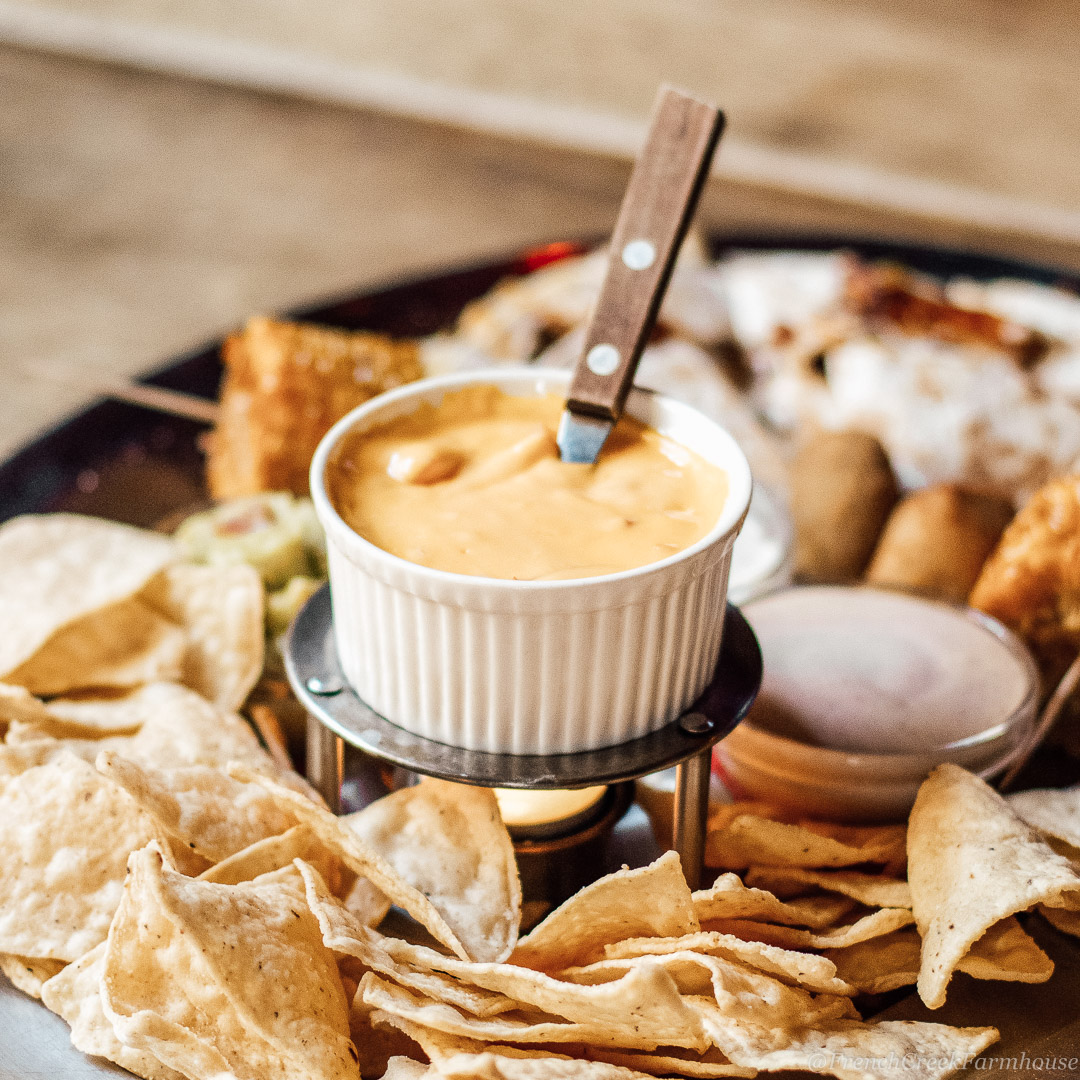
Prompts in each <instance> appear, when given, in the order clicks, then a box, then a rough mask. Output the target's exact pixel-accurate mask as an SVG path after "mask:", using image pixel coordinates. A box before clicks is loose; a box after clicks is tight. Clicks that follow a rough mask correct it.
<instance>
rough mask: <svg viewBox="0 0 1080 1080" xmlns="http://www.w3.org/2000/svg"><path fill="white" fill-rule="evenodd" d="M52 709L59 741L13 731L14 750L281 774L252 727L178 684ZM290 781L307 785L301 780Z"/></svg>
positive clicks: (27, 728)
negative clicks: (229, 765)
mask: <svg viewBox="0 0 1080 1080" xmlns="http://www.w3.org/2000/svg"><path fill="white" fill-rule="evenodd" d="M47 708H48V710H49V713H50V714H51V716H52V717H53V721H54V725H55V726H54V727H53V731H55V732H56V734H50V733H49V732H48V731H47V730H45V729H46V728H47V726H48V725H40V724H35V725H24V726H22V727H20V729H19V731H18V733H16V731H15V730H14V729H13V730H12V731H9V732H8V741H9V743H10V744H11V745H23V744H24V743H30V742H32V743H35V744H40V743H41V742H42V740H43V739H51V740H52V741H53V743H54V745H55V746H56V747H57V748H58V749H61V748H62V749H64V750H67V751H69V752H70V753H72V754H74V755H76V756H77V757H81V758H83V759H84V760H86V761H94V760H95V759H96V758H97V756H98V754H99V753H100V752H101V751H102V750H112V751H114V752H116V753H118V754H120V755H121V756H122V757H125V758H127V759H128V760H129V761H134V762H135V763H136V764H139V765H146V766H151V767H157V768H162V769H174V768H179V767H181V766H184V765H224V764H225V763H226V762H229V761H235V762H240V763H242V764H245V765H248V766H251V767H252V768H255V769H260V770H263V771H265V772H268V773H270V774H271V775H277V776H280V775H281V771H280V769H278V767H277V765H276V764H275V763H274V760H273V758H271V757H270V755H269V754H268V753H267V752H266V751H265V750H263V748H262V747H261V746H260V745H259V740H258V738H257V737H256V735H255V733H254V732H253V731H252V730H251V727H250V725H249V724H248V723H247V722H246V721H245V720H243V719H242V718H241V717H239V716H237V715H236V714H235V713H230V712H225V711H223V710H221V709H217V708H215V707H214V706H213V705H211V704H210V703H209V702H208V701H206V700H205V699H204V698H202V697H200V695H198V694H197V693H195V691H194V690H189V689H187V688H186V687H183V686H178V685H177V684H176V683H152V684H151V685H149V686H144V687H141V688H139V689H138V690H135V691H134V692H132V693H130V694H126V695H125V696H123V697H109V698H98V699H84V700H71V701H53V702H50V703H49V705H48V706H47ZM61 725H62V726H61ZM41 750H42V748H41V747H40V746H38V747H37V752H41ZM290 782H293V783H299V778H298V777H294V778H292V780H291V781H290Z"/></svg>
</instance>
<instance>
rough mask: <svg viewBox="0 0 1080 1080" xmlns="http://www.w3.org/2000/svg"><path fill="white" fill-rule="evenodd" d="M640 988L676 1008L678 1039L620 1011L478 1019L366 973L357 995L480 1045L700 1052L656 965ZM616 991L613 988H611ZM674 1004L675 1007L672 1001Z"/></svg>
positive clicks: (695, 1028)
mask: <svg viewBox="0 0 1080 1080" xmlns="http://www.w3.org/2000/svg"><path fill="white" fill-rule="evenodd" d="M639 982H640V983H641V984H642V986H640V987H639V986H634V987H632V988H631V989H632V990H633V996H634V997H637V996H638V994H639V993H640V992H641V991H642V989H643V988H644V985H645V984H646V983H648V984H651V987H650V988H651V989H652V990H653V991H654V992H655V994H656V996H657V998H658V999H660V1000H661V1001H663V1002H664V1003H665V1004H667V1003H670V1005H671V1008H676V1007H677V1008H678V1009H679V1010H680V1019H679V1021H678V1023H677V1025H676V1026H677V1027H678V1028H679V1029H681V1031H682V1032H683V1034H681V1035H679V1036H678V1037H677V1038H668V1037H667V1036H666V1035H663V1036H661V1035H660V1031H661V1030H662V1029H665V1028H666V1025H661V1024H652V1023H647V1022H646V1023H642V1022H639V1021H638V1018H637V1017H635V1016H634V1015H633V1014H631V1013H629V1012H627V1011H623V1012H622V1014H621V1016H620V1018H619V1020H618V1021H617V1022H615V1023H612V1022H600V1021H597V1020H595V1019H594V1020H587V1021H582V1022H574V1021H561V1020H558V1019H556V1018H555V1017H553V1016H551V1015H549V1014H546V1013H543V1012H539V1011H536V1010H529V1009H527V1008H525V1007H522V1008H521V1009H519V1010H517V1011H516V1012H505V1013H500V1014H499V1015H498V1016H491V1017H477V1016H470V1015H466V1014H464V1013H462V1012H461V1011H460V1010H458V1009H455V1008H454V1007H453V1006H451V1005H447V1004H445V1003H444V1002H441V1001H434V1000H432V999H431V998H427V997H424V996H422V995H420V994H416V993H414V992H413V991H411V990H408V989H406V988H405V987H403V986H399V985H397V984H395V983H393V982H391V981H390V980H388V979H384V978H383V977H381V976H379V975H376V974H375V973H374V972H371V971H369V972H368V973H367V974H366V975H365V976H364V979H363V981H362V982H361V983H360V990H359V991H358V993H359V994H360V996H361V998H362V999H363V1001H365V1002H366V1003H367V1004H368V1005H370V1006H371V1007H372V1008H375V1009H379V1010H381V1011H382V1012H386V1013H390V1014H392V1015H395V1016H401V1017H403V1018H405V1019H406V1020H412V1021H413V1022H415V1023H417V1024H419V1025H421V1026H423V1027H428V1028H434V1029H435V1030H437V1031H443V1032H446V1033H448V1034H451V1035H462V1036H464V1037H465V1038H469V1039H477V1040H479V1041H483V1042H510V1043H589V1044H590V1045H594V1046H616V1047H618V1046H622V1047H630V1048H640V1049H643V1050H654V1049H655V1048H656V1047H657V1046H660V1045H673V1046H682V1047H686V1048H689V1049H694V1050H704V1049H705V1048H706V1047H707V1045H708V1041H707V1040H706V1038H705V1035H704V1032H703V1030H702V1028H701V1025H700V1023H699V1022H697V1018H696V1017H694V1016H693V1015H692V1014H691V1012H690V1010H689V1009H687V1008H685V1007H684V1006H683V1003H682V1001H681V999H679V993H678V991H677V990H676V989H675V986H674V984H673V983H672V982H671V979H670V976H668V975H667V974H666V973H665V972H664V971H663V970H662V969H661V968H660V966H659V965H657V964H653V965H651V966H650V967H649V968H643V969H642V970H641V972H640V975H639ZM614 985H615V986H616V987H618V984H617V983H616V984H614ZM676 1002H678V1006H676V1005H675V1003H676Z"/></svg>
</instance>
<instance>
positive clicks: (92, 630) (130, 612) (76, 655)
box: [5, 597, 184, 697]
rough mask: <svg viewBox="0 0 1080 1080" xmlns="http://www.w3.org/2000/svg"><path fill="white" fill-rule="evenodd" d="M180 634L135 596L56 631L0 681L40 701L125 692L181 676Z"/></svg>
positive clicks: (181, 646)
mask: <svg viewBox="0 0 1080 1080" xmlns="http://www.w3.org/2000/svg"><path fill="white" fill-rule="evenodd" d="M183 655H184V632H183V631H182V630H181V629H180V628H179V627H178V626H176V625H174V624H173V623H171V622H169V620H168V619H165V618H163V617H162V616H161V615H159V614H158V613H157V612H156V611H154V609H153V608H151V607H150V606H149V605H148V604H146V603H145V602H144V601H142V600H141V599H139V598H138V597H135V598H133V599H130V600H123V601H121V602H120V603H119V604H113V605H112V606H111V607H107V608H103V609H102V610H101V611H96V612H94V613H93V614H92V615H87V616H85V617H84V618H82V619H79V620H78V621H77V622H73V623H70V624H69V625H67V626H65V627H63V628H62V629H61V630H58V631H57V632H56V633H55V634H53V636H52V637H50V638H49V640H48V641H47V642H46V643H45V644H44V645H43V646H42V647H41V648H40V649H38V650H37V652H35V653H34V655H33V656H32V657H31V658H30V659H29V660H27V661H26V662H25V663H23V664H20V665H19V666H18V667H17V668H16V669H15V670H14V671H11V672H9V673H8V674H7V675H6V676H5V678H6V679H7V681H8V682H10V683H15V684H17V685H19V686H22V687H25V688H26V689H27V690H29V691H30V692H31V693H34V694H37V695H38V696H39V697H53V696H56V695H58V694H70V693H74V692H76V691H80V690H99V689H127V688H130V687H133V686H142V685H144V684H145V683H150V682H160V681H168V680H171V679H176V678H178V677H179V675H180V671H181V660H182V658H183Z"/></svg>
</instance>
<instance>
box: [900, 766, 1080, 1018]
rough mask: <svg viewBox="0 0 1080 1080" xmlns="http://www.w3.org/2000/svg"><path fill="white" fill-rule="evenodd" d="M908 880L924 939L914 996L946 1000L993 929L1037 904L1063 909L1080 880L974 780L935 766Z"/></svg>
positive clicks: (915, 828) (913, 825)
mask: <svg viewBox="0 0 1080 1080" xmlns="http://www.w3.org/2000/svg"><path fill="white" fill-rule="evenodd" d="M908 880H909V882H910V884H911V895H912V900H913V901H914V914H915V919H916V922H917V924H918V927H919V932H920V933H921V934H922V938H923V948H922V966H921V970H920V973H919V983H918V986H919V996H920V997H921V998H922V999H923V1001H924V1002H925V1004H926V1005H927V1006H929V1007H930V1008H931V1009H936V1008H939V1007H940V1006H941V1005H942V1004H944V1002H945V993H946V987H947V986H948V983H949V980H950V978H951V977H952V973H953V971H955V970H956V967H957V965H958V964H959V962H960V960H961V959H962V958H963V957H964V956H965V954H966V953H967V952H968V950H969V949H970V948H971V946H972V945H973V944H974V942H976V941H977V940H978V939H979V938H981V937H982V936H983V934H985V933H986V931H987V930H989V929H990V927H992V926H993V925H994V924H995V923H997V922H1000V921H1001V920H1002V919H1004V918H1007V917H1008V916H1009V915H1014V914H1015V913H1016V912H1018V911H1026V910H1028V909H1029V908H1032V907H1034V906H1035V905H1036V904H1039V903H1045V904H1049V905H1050V906H1051V907H1062V906H1067V903H1068V900H1069V897H1070V895H1072V896H1075V895H1077V892H1078V890H1080V874H1078V873H1077V872H1076V870H1074V869H1073V868H1072V866H1071V865H1070V864H1069V862H1068V860H1067V859H1064V858H1062V857H1061V856H1060V855H1058V854H1056V853H1055V852H1054V851H1052V850H1051V849H1050V847H1049V846H1048V845H1047V844H1046V842H1045V841H1044V840H1043V839H1042V838H1041V837H1040V836H1039V834H1038V833H1037V832H1036V831H1035V830H1034V829H1032V828H1031V826H1030V825H1027V824H1025V823H1024V822H1023V821H1021V819H1020V818H1019V817H1018V816H1017V814H1016V813H1015V811H1014V810H1013V809H1012V808H1011V807H1010V806H1009V804H1008V803H1007V802H1006V801H1005V800H1004V799H1003V798H1002V797H1001V796H1000V795H999V794H998V793H997V792H996V791H994V790H993V788H991V787H990V786H989V785H988V784H986V783H984V782H983V781H982V780H980V779H979V778H978V777H977V776H974V775H973V774H972V773H969V772H967V771H966V770H964V769H961V768H959V767H958V766H956V765H939V766H938V767H937V768H936V769H934V771H933V772H931V774H930V776H929V777H928V779H927V780H925V781H924V782H923V784H922V786H921V787H920V788H919V794H918V796H917V797H916V799H915V806H914V807H913V809H912V811H911V819H910V821H909V825H908Z"/></svg>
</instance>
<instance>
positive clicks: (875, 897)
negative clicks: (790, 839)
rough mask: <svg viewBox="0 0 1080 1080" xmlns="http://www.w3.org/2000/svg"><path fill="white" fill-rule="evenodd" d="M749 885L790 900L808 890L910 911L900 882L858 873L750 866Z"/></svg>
mask: <svg viewBox="0 0 1080 1080" xmlns="http://www.w3.org/2000/svg"><path fill="white" fill-rule="evenodd" d="M744 878H745V880H746V883H747V884H748V885H755V886H757V887H758V888H761V889H768V890H769V891H770V892H773V893H775V894H776V895H777V896H782V897H790V896H796V895H798V894H799V893H802V892H805V891H806V889H807V888H816V889H823V890H824V891H825V892H835V893H839V894H840V895H841V896H848V897H850V898H851V899H852V900H855V901H856V902H857V903H860V904H865V905H866V906H867V907H906V908H909V907H911V889H910V888H909V886H908V883H907V882H906V881H901V880H900V879H899V878H890V877H883V876H881V875H879V874H863V873H860V872H859V871H858V870H804V869H802V868H801V867H797V866H751V867H750V869H749V870H747V872H746V874H745V875H744Z"/></svg>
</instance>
